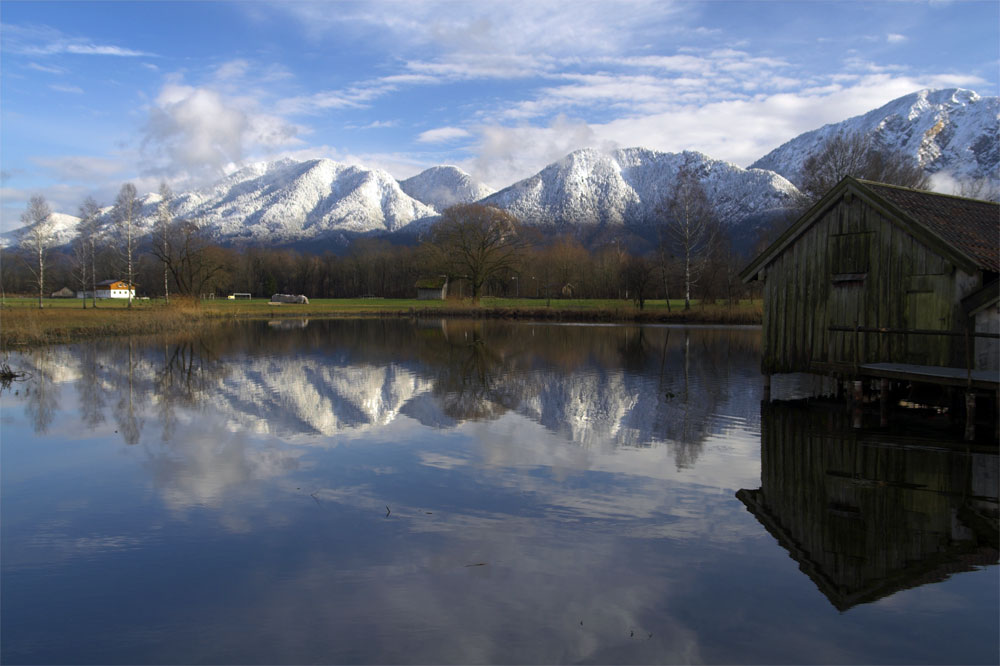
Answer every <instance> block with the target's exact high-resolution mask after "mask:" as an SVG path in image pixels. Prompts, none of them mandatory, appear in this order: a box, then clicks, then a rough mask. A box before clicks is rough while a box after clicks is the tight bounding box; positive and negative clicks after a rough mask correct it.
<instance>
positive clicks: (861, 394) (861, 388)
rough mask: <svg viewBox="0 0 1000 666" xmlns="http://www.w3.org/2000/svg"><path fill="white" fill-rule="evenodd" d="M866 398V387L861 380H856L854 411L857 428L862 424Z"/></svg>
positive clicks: (854, 421)
mask: <svg viewBox="0 0 1000 666" xmlns="http://www.w3.org/2000/svg"><path fill="white" fill-rule="evenodd" d="M864 398H865V385H864V382H862V381H861V380H860V379H856V380H854V410H853V414H852V415H853V417H854V419H853V425H854V427H855V428H860V427H861V423H862V416H863V409H862V405H863V404H864Z"/></svg>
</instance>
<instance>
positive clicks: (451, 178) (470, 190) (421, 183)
mask: <svg viewBox="0 0 1000 666" xmlns="http://www.w3.org/2000/svg"><path fill="white" fill-rule="evenodd" d="M399 186H400V188H402V190H403V191H404V192H406V193H407V194H408V195H410V196H411V197H413V198H414V199H416V200H417V201H420V202H421V203H425V204H427V205H428V206H431V207H432V208H434V209H436V210H437V211H438V212H441V211H443V210H444V209H445V208H447V207H449V206H453V205H455V204H458V203H471V202H473V201H479V200H480V199H482V198H483V197H488V196H489V195H491V194H493V192H494V191H495V190H494V189H493V188H491V187H489V186H488V185H484V184H483V183H479V182H476V181H475V180H473V179H472V176H470V175H469V174H467V173H465V172H464V171H462V170H461V169H459V168H458V167H453V166H436V167H431V168H430V169H427V170H425V171H421V172H420V173H418V174H417V175H416V176H413V177H412V178H407V179H406V180H401V181H399Z"/></svg>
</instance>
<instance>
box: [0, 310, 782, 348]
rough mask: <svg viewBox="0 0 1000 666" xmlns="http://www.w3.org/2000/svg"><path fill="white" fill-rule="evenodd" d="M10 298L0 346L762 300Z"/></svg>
mask: <svg viewBox="0 0 1000 666" xmlns="http://www.w3.org/2000/svg"><path fill="white" fill-rule="evenodd" d="M36 305H37V301H33V300H31V299H7V301H6V304H5V306H4V308H3V309H2V310H0V349H11V348H17V347H24V346H36V345H46V344H61V343H67V342H73V341H76V340H80V339H83V338H89V337H100V336H106V335H125V334H132V335H137V334H147V333H162V332H168V331H178V330H190V329H191V328H193V327H197V326H201V325H205V324H208V323H210V322H212V321H219V320H222V319H236V318H239V319H252V318H258V319H259V318H278V317H359V316H361V317H461V318H476V319H508V320H540V321H565V322H640V323H653V322H665V323H692V324H695V323H697V324H720V325H724V324H729V325H733V324H759V323H760V322H761V316H762V310H763V308H762V305H761V302H760V301H757V302H756V303H746V302H744V303H741V304H740V305H736V306H730V305H722V304H713V305H707V304H698V305H695V306H693V307H692V308H691V310H687V311H685V310H684V309H683V307H682V305H681V304H680V303H677V304H674V303H672V304H671V305H672V308H671V309H670V310H667V307H666V302H665V301H647V304H646V308H645V309H643V310H639V309H637V308H635V307H634V306H633V305H632V304H631V303H630V302H627V301H620V300H619V301H616V300H590V301H588V300H572V301H570V300H555V299H553V300H552V301H551V302H550V303H548V304H546V301H544V300H532V299H519V300H515V299H494V298H491V299H485V298H484V299H483V300H482V302H481V303H480V304H479V305H478V306H477V305H473V304H472V303H471V302H469V301H450V300H449V301H417V300H410V299H399V300H393V299H364V300H362V299H350V300H347V299H345V300H333V299H331V300H313V301H312V302H310V304H309V305H272V304H269V303H268V302H267V301H264V300H262V299H261V300H257V301H253V302H250V303H247V302H246V301H235V302H234V301H225V300H217V301H202V302H198V301H196V300H193V299H187V300H183V299H179V298H172V299H171V301H170V304H169V305H166V304H164V303H163V302H156V301H136V302H135V303H134V307H133V308H132V309H127V308H126V307H125V306H126V303H125V302H123V301H118V302H115V301H102V302H101V306H100V307H99V308H96V309H95V308H87V309H86V310H84V309H83V308H82V307H81V305H80V301H77V300H75V299H68V300H63V301H57V300H53V301H51V302H50V301H49V300H46V301H45V308H44V309H41V310H39V309H38V308H37V307H36Z"/></svg>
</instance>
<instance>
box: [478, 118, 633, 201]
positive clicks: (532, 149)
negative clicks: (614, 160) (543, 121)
mask: <svg viewBox="0 0 1000 666" xmlns="http://www.w3.org/2000/svg"><path fill="white" fill-rule="evenodd" d="M585 147H597V148H601V149H604V150H613V149H615V148H617V147H618V146H617V144H616V143H615V142H614V141H613V140H610V139H603V138H602V137H600V136H598V135H597V133H595V132H594V130H593V128H592V127H591V126H590V125H588V124H587V123H585V122H583V121H582V120H573V119H570V118H567V117H565V116H559V117H557V118H555V119H554V120H553V121H552V123H551V124H550V125H549V126H548V127H527V126H524V127H502V126H492V127H483V128H481V129H480V130H479V143H478V145H477V148H476V153H477V156H476V157H475V158H474V159H472V160H469V161H467V162H466V163H464V164H461V165H459V166H462V168H464V169H465V170H466V171H468V172H469V173H471V174H472V175H473V176H475V177H476V178H477V179H478V180H480V181H482V182H484V183H486V184H487V185H489V186H491V187H494V188H496V189H500V188H502V187H506V186H507V185H510V184H511V183H513V182H515V181H517V180H520V179H521V178H526V177H527V176H530V175H532V174H534V173H535V172H537V171H539V170H541V169H542V168H543V167H544V166H546V165H547V164H550V163H551V162H554V161H556V160H559V159H562V158H563V157H565V156H566V154H567V153H570V152H572V151H574V150H577V149H579V148H585Z"/></svg>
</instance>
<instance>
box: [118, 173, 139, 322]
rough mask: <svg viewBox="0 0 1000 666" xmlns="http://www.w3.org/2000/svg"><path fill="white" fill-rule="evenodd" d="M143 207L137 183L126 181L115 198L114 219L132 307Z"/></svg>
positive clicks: (129, 303) (129, 305)
mask: <svg viewBox="0 0 1000 666" xmlns="http://www.w3.org/2000/svg"><path fill="white" fill-rule="evenodd" d="M141 207H142V204H141V202H140V201H139V198H138V195H137V193H136V190H135V185H133V184H132V183H125V184H124V185H122V188H121V190H119V191H118V198H117V199H115V209H114V219H115V224H116V225H117V227H118V231H119V233H121V235H122V238H121V243H122V252H123V254H124V260H125V274H126V280H127V281H128V288H129V299H128V307H129V308H131V307H132V294H133V293H134V290H135V279H134V278H135V269H134V266H133V258H134V254H135V246H136V241H137V235H138V234H137V229H136V225H137V223H138V218H139V210H140V208H141Z"/></svg>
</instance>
